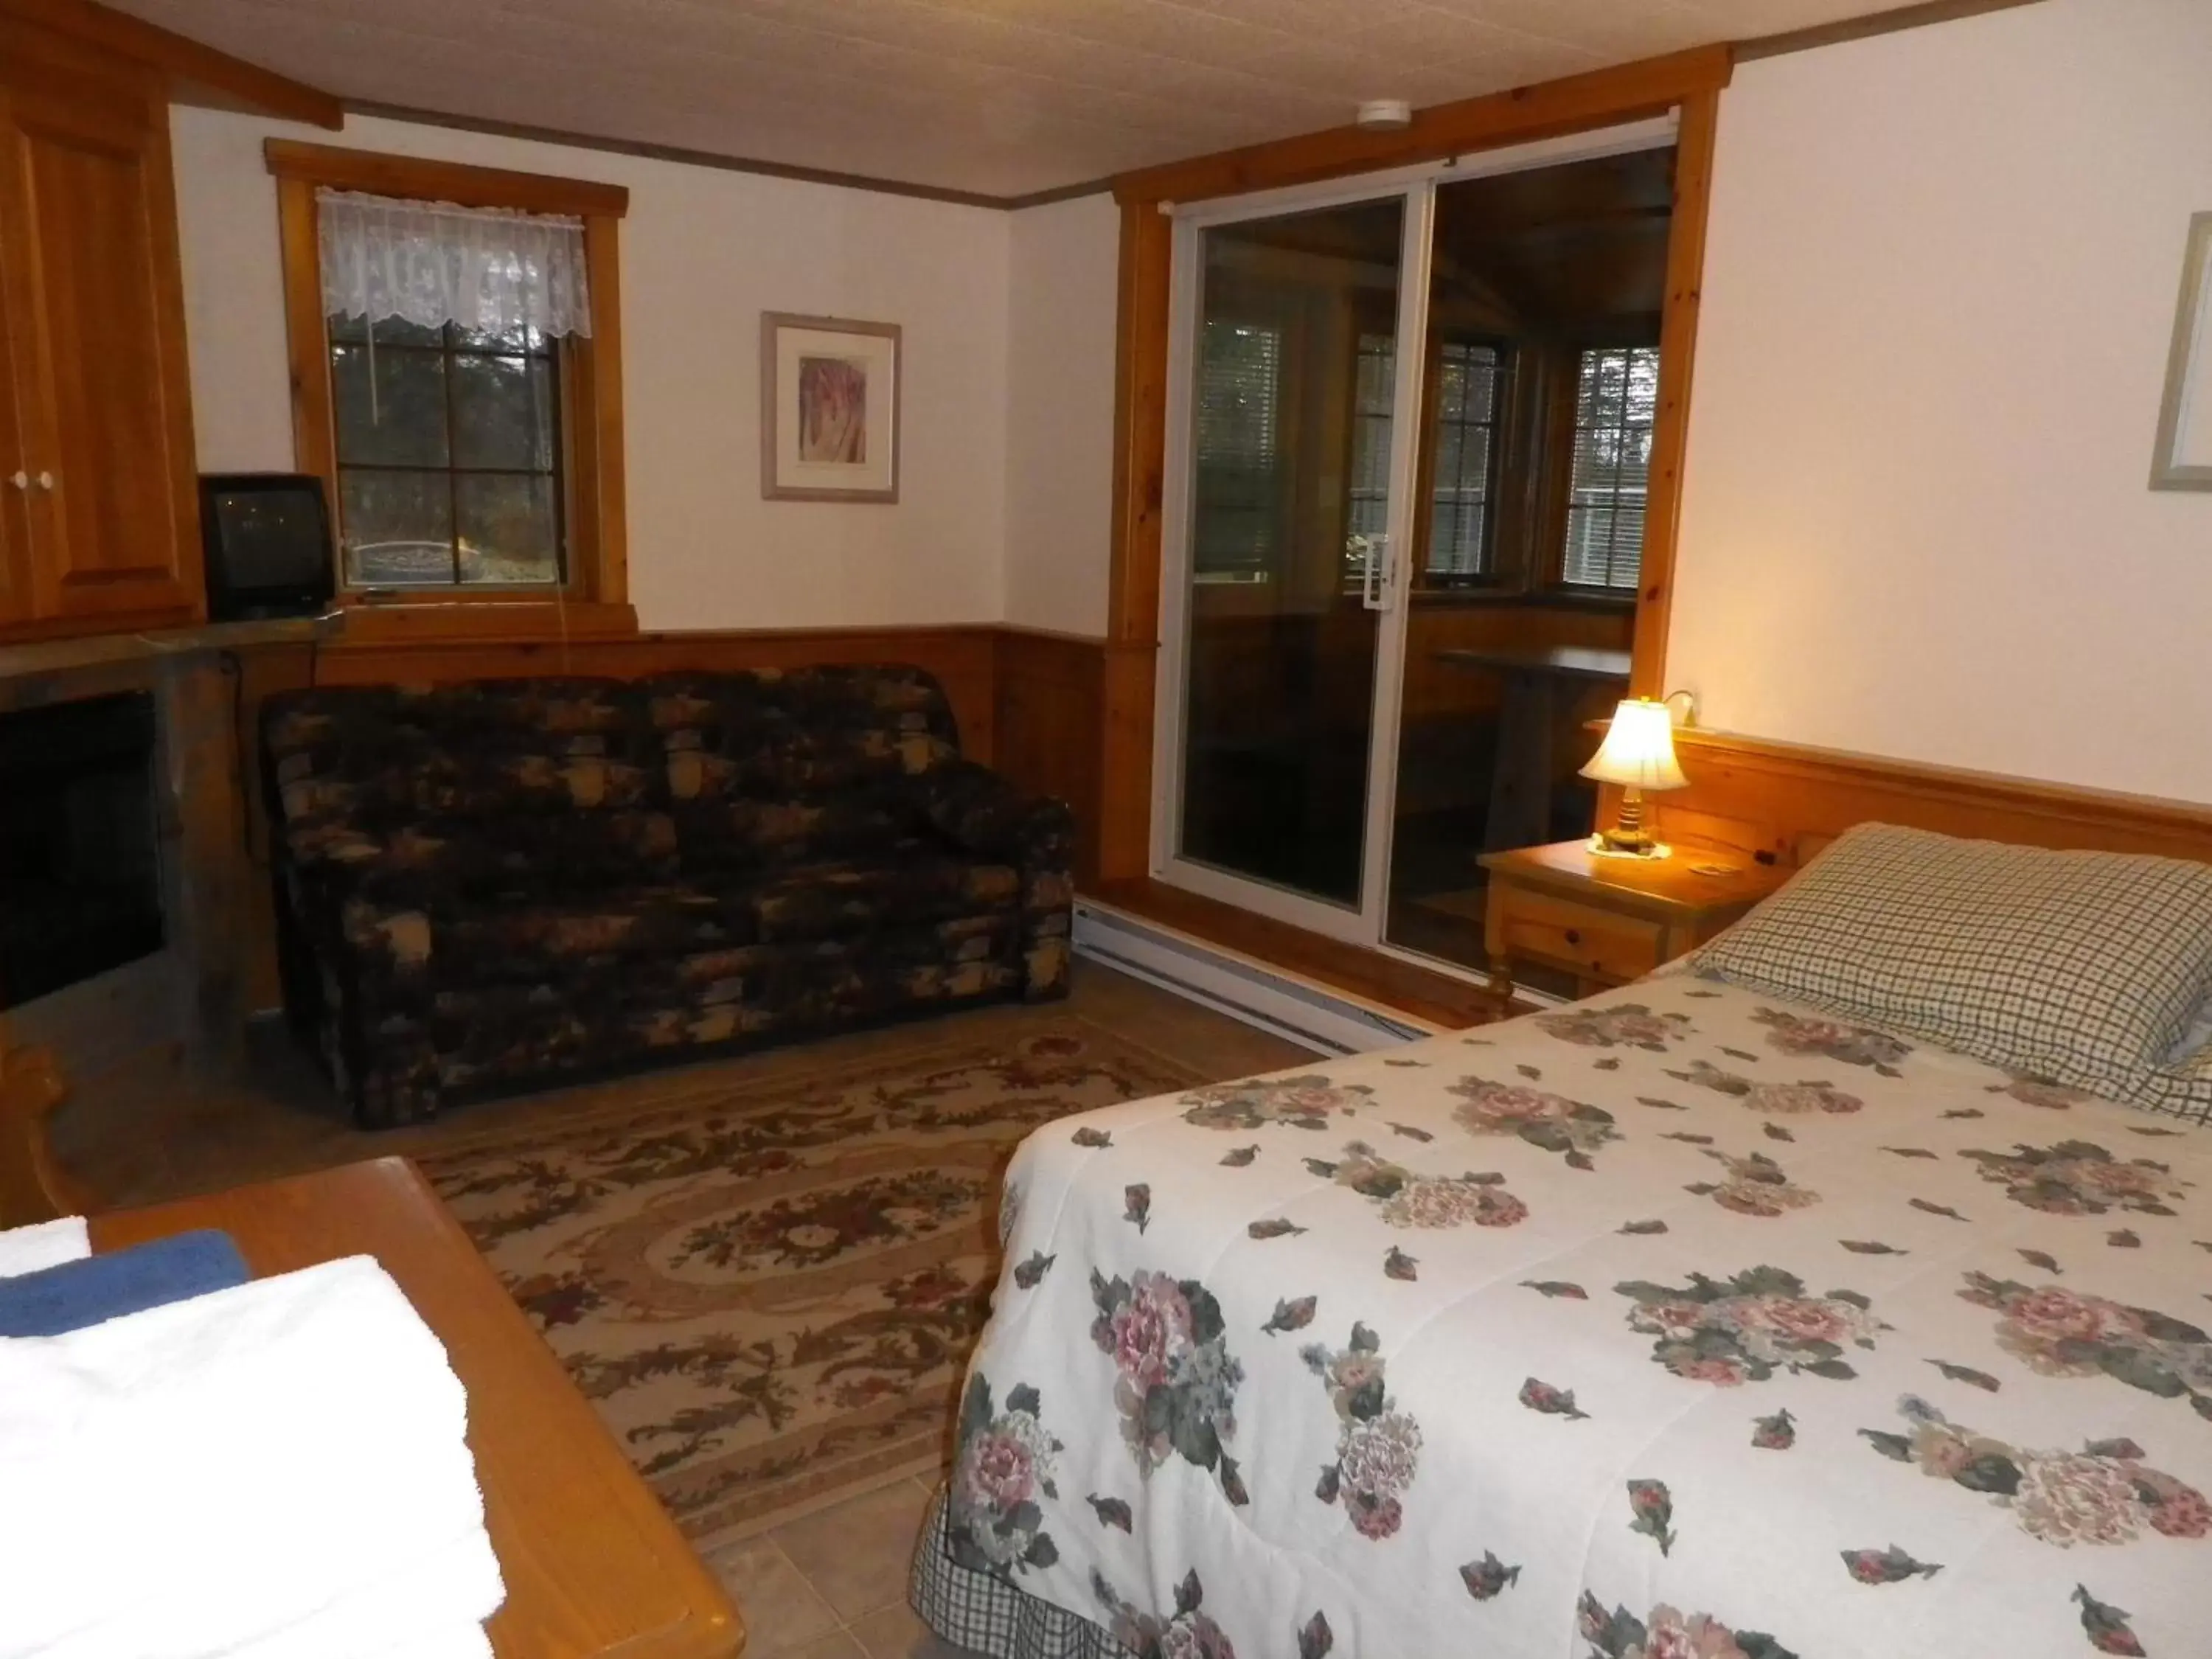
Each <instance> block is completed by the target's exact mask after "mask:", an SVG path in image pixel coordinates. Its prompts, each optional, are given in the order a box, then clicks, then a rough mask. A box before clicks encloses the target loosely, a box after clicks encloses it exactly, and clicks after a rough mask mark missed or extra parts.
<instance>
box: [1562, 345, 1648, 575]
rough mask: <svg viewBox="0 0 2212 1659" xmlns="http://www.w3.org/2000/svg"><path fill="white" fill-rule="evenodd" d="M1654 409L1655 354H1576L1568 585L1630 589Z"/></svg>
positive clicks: (1637, 350)
mask: <svg viewBox="0 0 2212 1659" xmlns="http://www.w3.org/2000/svg"><path fill="white" fill-rule="evenodd" d="M1658 412H1659V349H1658V348H1657V347H1656V346H1624V347H1615V348H1607V349H1601V350H1595V351H1585V352H1583V354H1582V364H1581V371H1580V375H1579V379H1578V381H1577V386H1576V390H1575V447H1574V458H1573V463H1572V466H1571V471H1570V473H1569V477H1568V484H1567V535H1566V554H1565V559H1564V560H1563V561H1562V562H1561V565H1560V574H1559V580H1561V581H1562V582H1564V583H1565V584H1566V585H1567V586H1570V587H1595V588H1605V589H1611V590H1616V591H1619V590H1627V591H1630V592H1633V591H1634V589H1635V587H1636V585H1637V581H1638V574H1639V570H1640V568H1641V565H1642V562H1643V556H1644V495H1645V488H1646V479H1647V477H1648V475H1649V473H1650V468H1651V432H1652V426H1653V423H1654V422H1655V421H1656V419H1657V417H1658Z"/></svg>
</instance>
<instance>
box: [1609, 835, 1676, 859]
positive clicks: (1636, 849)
mask: <svg viewBox="0 0 2212 1659" xmlns="http://www.w3.org/2000/svg"><path fill="white" fill-rule="evenodd" d="M1612 834H1613V832H1612V831H1610V830H1607V829H1601V830H1599V831H1598V832H1597V834H1595V835H1594V836H1591V837H1590V838H1589V852H1590V856H1591V857H1592V858H1601V859H1643V860H1651V861H1656V860H1659V859H1664V858H1672V857H1673V856H1674V848H1671V847H1669V846H1668V845H1667V843H1666V842H1663V841H1655V840H1653V839H1652V838H1651V837H1650V836H1645V837H1644V839H1643V841H1642V842H1638V843H1633V844H1631V845H1628V846H1617V845H1615V844H1614V842H1613V840H1612V838H1611V837H1612Z"/></svg>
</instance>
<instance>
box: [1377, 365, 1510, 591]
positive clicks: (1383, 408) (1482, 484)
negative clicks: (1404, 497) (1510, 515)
mask: <svg viewBox="0 0 2212 1659" xmlns="http://www.w3.org/2000/svg"><path fill="white" fill-rule="evenodd" d="M1396 376H1397V343H1396V342H1395V341H1394V340H1393V339H1391V338H1390V337H1389V336H1388V335H1383V334H1363V335H1361V336H1360V337H1359V357H1358V372H1357V374H1355V376H1354V378H1353V385H1352V395H1353V419H1354V421H1355V422H1356V425H1355V428H1354V431H1353V435H1352V481H1351V484H1350V487H1349V488H1348V489H1346V524H1345V532H1346V544H1345V555H1344V557H1345V571H1346V581H1347V582H1349V583H1350V584H1352V586H1358V581H1359V579H1360V575H1361V573H1362V570H1363V568H1364V562H1365V552H1366V547H1365V538H1369V537H1374V536H1380V535H1383V533H1385V532H1386V531H1387V530H1388V528H1389V522H1388V521H1389V507H1390V472H1389V469H1390V416H1391V399H1392V398H1393V397H1394V396H1395V393H1396V389H1397V380H1396ZM1436 408H1437V420H1436V446H1437V448H1436V457H1435V470H1434V472H1433V474H1432V475H1431V483H1430V493H1429V501H1430V519H1429V551H1428V561H1427V563H1426V565H1425V574H1426V575H1427V576H1428V577H1430V578H1431V580H1432V582H1433V584H1434V585H1436V586H1453V585H1455V582H1456V581H1458V580H1467V579H1472V578H1476V577H1480V576H1485V575H1487V574H1489V570H1490V544H1489V528H1490V526H1489V506H1490V462H1491V454H1492V448H1493V445H1494V441H1495V437H1496V433H1497V421H1498V351H1497V349H1496V348H1495V347H1492V346H1487V345H1473V344H1468V343H1464V342H1461V341H1452V342H1448V343H1446V344H1445V345H1444V346H1443V349H1442V351H1441V354H1440V356H1439V360H1438V362H1437V405H1436Z"/></svg>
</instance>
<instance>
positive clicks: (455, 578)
mask: <svg viewBox="0 0 2212 1659" xmlns="http://www.w3.org/2000/svg"><path fill="white" fill-rule="evenodd" d="M326 321H327V326H328V331H329V335H330V343H331V393H332V403H333V405H334V407H335V410H336V413H337V467H338V494H337V520H338V546H339V564H340V574H341V579H342V580H343V581H344V582H345V583H346V585H347V586H351V587H394V588H404V587H445V586H465V585H471V584H483V585H501V584H515V585H522V586H557V585H558V584H559V583H560V582H561V581H562V578H563V576H564V574H565V571H566V566H567V561H566V556H565V555H566V538H565V536H564V533H563V532H564V529H565V525H564V520H565V519H566V517H567V514H566V513H565V512H564V511H563V507H564V504H565V503H564V494H565V491H564V483H565V480H564V478H563V476H562V474H563V463H564V459H565V458H564V456H563V453H562V441H561V440H562V433H561V427H562V421H561V352H560V349H559V348H558V346H557V345H556V342H555V341H554V339H553V338H552V337H551V336H550V335H547V334H545V333H544V332H543V331H539V330H538V329H534V328H531V327H528V326H526V325H518V326H516V327H513V328H512V329H508V330H506V331H501V332H498V333H482V332H477V331H469V330H464V329H462V328H460V327H459V326H457V325H453V324H451V323H448V324H447V325H444V326H442V327H439V328H425V327H423V326H422V325H419V324H415V323H407V322H401V321H398V320H395V319H387V320H386V321H384V322H381V323H374V324H372V323H371V322H369V321H368V319H366V318H365V317H362V316H352V317H348V316H343V315H339V316H335V317H331V318H329V319H326Z"/></svg>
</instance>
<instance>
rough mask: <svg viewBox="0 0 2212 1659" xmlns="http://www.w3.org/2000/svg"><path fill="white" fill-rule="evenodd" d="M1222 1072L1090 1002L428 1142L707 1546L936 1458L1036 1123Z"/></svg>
mask: <svg viewBox="0 0 2212 1659" xmlns="http://www.w3.org/2000/svg"><path fill="white" fill-rule="evenodd" d="M1197 1080H1198V1079H1197V1078H1196V1076H1195V1074H1194V1073H1191V1072H1189V1071H1188V1070H1187V1069H1185V1068H1183V1067H1182V1066H1177V1065H1176V1064H1175V1063H1174V1062H1172V1061H1170V1060H1166V1059H1164V1058H1162V1057H1161V1056H1159V1055H1157V1054H1152V1053H1150V1052H1149V1051H1147V1050H1145V1049H1142V1048H1137V1047H1136V1046H1134V1045H1133V1044H1131V1043H1128V1042H1123V1041H1122V1040H1121V1039H1120V1038H1118V1037H1116V1036H1114V1035H1113V1034H1112V1033H1111V1032H1109V1031H1107V1030H1103V1029H1102V1028H1101V1027H1098V1026H1097V1025H1093V1024H1090V1023H1089V1022H1087V1021H1085V1020H1083V1019H1080V1018H1074V1017H1067V1018H1061V1019H1059V1020H1056V1021H1054V1022H1053V1023H1052V1024H1050V1025H1048V1026H1047V1027H1045V1028H1044V1029H1042V1030H1033V1031H1030V1032H1029V1033H1026V1034H1024V1035H1023V1036H1018V1037H1012V1038H1009V1037H1006V1036H997V1037H979V1038H976V1039H972V1040H970V1041H968V1042H946V1041H944V1040H942V1039H939V1040H938V1041H935V1042H928V1043H920V1042H918V1043H916V1044H915V1045H914V1046H911V1047H907V1048H893V1049H890V1050H887V1051H885V1052H884V1053H883V1054H878V1055H875V1056H872V1057H871V1058H870V1059H868V1060H866V1061H862V1062H854V1063H852V1064H849V1065H846V1066H839V1067H836V1068H834V1069H826V1070H824V1071H823V1072H820V1073H801V1074H799V1075H797V1076H792V1075H779V1076H775V1077H764V1078H744V1077H738V1078H737V1079H728V1078H725V1079H722V1080H720V1081H717V1080H715V1079H714V1078H713V1076H712V1073H706V1074H704V1075H702V1073H696V1072H694V1073H688V1074H685V1075H683V1076H681V1077H678V1078H676V1079H665V1078H662V1079H645V1080H642V1081H639V1080H632V1081H629V1082H627V1083H624V1084H621V1085H614V1086H612V1087H611V1088H608V1089H605V1090H599V1091H592V1096H591V1097H588V1098H586V1099H585V1100H583V1101H581V1102H580V1103H578V1106H577V1109H576V1112H575V1114H574V1115H573V1116H569V1115H563V1116H562V1117H560V1118H558V1119H556V1120H555V1121H552V1122H551V1123H550V1124H549V1125H544V1126H542V1127H532V1128H531V1129H530V1130H528V1131H526V1132H525V1131H522V1130H519V1129H518V1130H514V1131H511V1132H508V1133H505V1134H504V1135H502V1136H499V1137H486V1138H483V1139H478V1140H476V1141H473V1142H465V1143H463V1144H461V1145H460V1146H457V1147H453V1148H452V1149H449V1150H443V1151H441V1152H437V1153H435V1154H433V1155H431V1156H428V1157H424V1158H419V1159H418V1160H417V1161H418V1162H419V1163H420V1164H421V1165H422V1169H423V1170H424V1172H425V1173H426V1174H427V1175H428V1177H429V1179H430V1181H431V1182H432V1183H433V1184H434V1185H435V1187H436V1188H437V1189H438V1191H439V1192H440V1194H442V1195H443V1196H444V1198H445V1200H446V1202H447V1204H448V1205H450V1206H452V1208H453V1212H454V1213H455V1214H456V1215H458V1216H459V1218H460V1220H461V1224H462V1225H463V1226H465V1228H467V1230H468V1231H469V1234H470V1236H471V1237H472V1238H474V1239H475V1241H476V1243H477V1248H478V1249H481V1250H483V1253H484V1255H486V1256H487V1257H488V1258H489V1261H491V1264H492V1266H493V1267H495V1269H497V1271H498V1272H499V1273H500V1275H501V1278H502V1279H504V1280H505V1281H506V1283H507V1286H508V1288H509V1289H510V1290H512V1291H513V1293H514V1297H515V1299H516V1300H517V1301H518V1302H519V1303H520V1304H521V1305H522V1308H523V1310H525V1311H526V1313H527V1314H528V1315H529V1316H530V1317H531V1319H532V1322H535V1324H536V1325H537V1326H538V1329H539V1330H540V1331H541V1332H543V1333H544V1336H545V1339H546V1340H547V1341H548V1342H549V1343H550V1344H551V1345H552V1347H553V1349H554V1351H555V1352H556V1353H558V1354H559V1355H560V1357H561V1358H562V1361H563V1362H564V1363H565V1364H567V1366H568V1372H569V1375H570V1376H572V1377H573V1378H574V1380H575V1383H576V1385H577V1386H578V1387H579V1388H580V1389H582V1390H583V1392H584V1394H585V1395H586V1396H587V1397H588V1398H589V1399H590V1400H591V1401H592V1404H593V1405H594V1406H596V1407H598V1409H599V1414H600V1415H601V1417H603V1418H604V1419H605V1420H606V1422H607V1423H608V1424H609V1425H611V1427H612V1428H613V1430H614V1431H615V1434H616V1437H617V1438H618V1439H619V1440H620V1441H621V1442H622V1443H623V1446H624V1447H625V1448H627V1449H628V1450H629V1455H630V1458H631V1460H632V1461H633V1462H635V1464H636V1465H637V1467H638V1469H639V1470H640V1472H641V1473H642V1474H644V1476H645V1477H646V1479H647V1481H648V1482H649V1483H650V1484H651V1485H652V1486H653V1490H654V1491H655V1492H658V1493H659V1496H660V1498H661V1500H662V1502H664V1503H665V1504H667V1506H668V1508H669V1510H671V1512H672V1513H673V1514H674V1516H676V1519H677V1521H678V1523H679V1524H680V1525H681V1526H682V1527H683V1528H684V1532H685V1533H686V1534H687V1535H688V1536H690V1538H691V1540H692V1541H693V1542H694V1543H695V1544H697V1545H699V1546H702V1547H708V1546H711V1545H712V1544H713V1543H714V1542H716V1541H720V1540H723V1539H726V1538H734V1537H737V1536H739V1535H742V1534H745V1533H749V1532H754V1531H758V1530H761V1529H763V1528H767V1527H770V1526H774V1525H775V1524H776V1523H777V1522H781V1521H784V1520H787V1519H789V1518H790V1517H792V1516H794V1515H797V1514H799V1513H803V1512H804V1511H805V1510H811V1509H816V1508H819V1507H821V1506H822V1505H823V1504H825V1503H827V1502H829V1501H830V1500H832V1499H833V1498H837V1497H841V1496H842V1495H844V1494H845V1493H847V1492H853V1491H857V1490H860V1489H862V1488H865V1487H866V1486H872V1485H876V1484H878V1483H880V1482H882V1481H884V1480H891V1479H894V1478H896V1476H898V1475H900V1474H906V1473H914V1472H920V1471H922V1470H926V1469H929V1468H933V1467H935V1466H936V1465H937V1463H938V1462H939V1460H940V1459H941V1457H942V1456H943V1455H944V1452H945V1445H946V1442H947V1438H948V1436H949V1431H950V1427H951V1419H952V1407H953V1396H954V1394H955V1392H956V1391H957V1389H958V1386H959V1382H960V1376H961V1372H962V1369H963V1366H964V1365H965V1364H966V1363H967V1358H968V1353H969V1347H970V1346H971V1345H972V1344H973V1342H974V1340H975V1335H976V1333H977V1332H978V1331H979V1330H980V1329H981V1327H982V1322H983V1320H984V1318H985V1316H986V1315H987V1312H988V1310H989V1298H990V1292H991V1287H992V1285H993V1284H994V1281H995V1279H996V1278H997V1274H998V1265H999V1264H998V1260H997V1247H998V1230H997V1206H998V1190H999V1178H1000V1173H1001V1171H1002V1170H1004V1169H1005V1167H1006V1159H1007V1158H1008V1157H1009V1156H1010V1155H1011V1153H1012V1151H1013V1148H1014V1146H1015V1144H1016V1143H1017V1142H1018V1141H1019V1140H1020V1139H1022V1137H1023V1136H1024V1135H1025V1134H1027V1133H1029V1132H1030V1130H1031V1129H1033V1128H1035V1127H1036V1126H1037V1125H1039V1124H1041V1123H1044V1122H1048V1121H1050V1120H1052V1119H1054V1118H1056V1117H1060V1116H1064V1115H1066V1114H1068V1113H1071V1112H1081V1111H1088V1110H1090V1109H1092V1108H1094V1107H1098V1106H1105V1105H1110V1104H1112V1103H1115V1102H1116V1101H1121V1100H1133V1099H1138V1098H1141V1097H1144V1096H1146V1095H1152V1094H1159V1093H1163V1092H1164V1091H1168V1090H1171V1089H1178V1088H1182V1087H1184V1086H1186V1085H1188V1084H1190V1083H1192V1082H1194V1081H1197Z"/></svg>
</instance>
